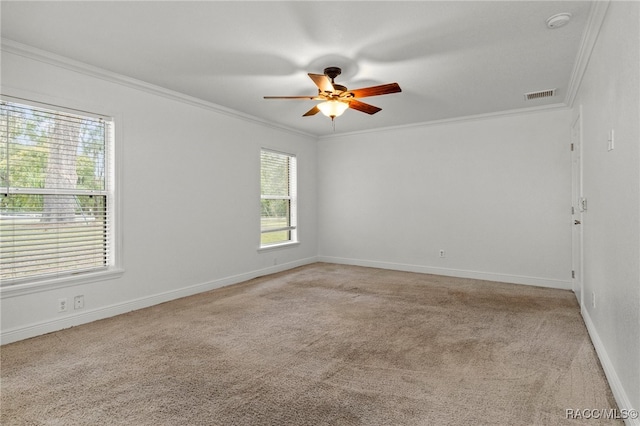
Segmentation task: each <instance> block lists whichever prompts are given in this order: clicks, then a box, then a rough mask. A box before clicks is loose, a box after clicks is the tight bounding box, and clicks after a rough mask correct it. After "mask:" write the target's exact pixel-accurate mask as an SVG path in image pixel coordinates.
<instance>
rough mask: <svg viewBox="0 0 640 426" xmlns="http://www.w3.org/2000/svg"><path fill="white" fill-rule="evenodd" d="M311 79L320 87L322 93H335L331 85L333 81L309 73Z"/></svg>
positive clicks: (322, 75)
mask: <svg viewBox="0 0 640 426" xmlns="http://www.w3.org/2000/svg"><path fill="white" fill-rule="evenodd" d="M309 77H311V80H313V82H314V83H315V84H316V86H318V89H320V91H321V92H329V93H333V84H331V79H329V77H327V76H326V75H324V74H311V73H309Z"/></svg>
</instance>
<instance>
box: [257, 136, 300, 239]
mask: <svg viewBox="0 0 640 426" xmlns="http://www.w3.org/2000/svg"><path fill="white" fill-rule="evenodd" d="M260 202H261V207H262V208H261V215H260V246H261V247H266V246H270V245H274V244H282V243H286V242H294V241H297V231H296V204H297V203H296V157H295V156H293V155H289V154H283V153H279V152H274V151H268V150H264V149H263V150H262V151H261V153H260Z"/></svg>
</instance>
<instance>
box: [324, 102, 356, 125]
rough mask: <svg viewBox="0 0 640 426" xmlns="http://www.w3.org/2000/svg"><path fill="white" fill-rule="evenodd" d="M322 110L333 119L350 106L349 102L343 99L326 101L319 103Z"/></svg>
mask: <svg viewBox="0 0 640 426" xmlns="http://www.w3.org/2000/svg"><path fill="white" fill-rule="evenodd" d="M317 107H318V109H319V110H320V112H322V113H323V114H324V115H326V116H327V117H329V118H331V120H333V119H334V118H336V117H340V116H341V115H342V113H343V112H345V111H346V110H347V109H348V108H349V104H348V103H346V102H342V101H326V102H322V103H319V104H318V105H317Z"/></svg>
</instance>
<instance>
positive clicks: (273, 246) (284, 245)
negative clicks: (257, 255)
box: [258, 241, 300, 252]
mask: <svg viewBox="0 0 640 426" xmlns="http://www.w3.org/2000/svg"><path fill="white" fill-rule="evenodd" d="M298 245H300V241H288V242H286V243H280V244H271V245H269V246H261V247H258V252H261V251H270V250H276V249H282V248H288V247H292V246H298Z"/></svg>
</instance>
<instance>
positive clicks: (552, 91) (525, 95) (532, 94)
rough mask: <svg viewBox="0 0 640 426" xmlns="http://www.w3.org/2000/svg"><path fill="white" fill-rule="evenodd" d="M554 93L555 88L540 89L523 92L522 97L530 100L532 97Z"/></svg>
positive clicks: (541, 96)
mask: <svg viewBox="0 0 640 426" xmlns="http://www.w3.org/2000/svg"><path fill="white" fill-rule="evenodd" d="M555 94H556V89H549V90H541V91H539V92H530V93H525V94H524V99H525V100H527V101H530V100H532V99H540V98H549V97H551V96H554V95H555Z"/></svg>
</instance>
